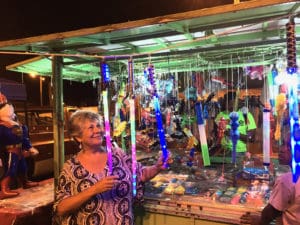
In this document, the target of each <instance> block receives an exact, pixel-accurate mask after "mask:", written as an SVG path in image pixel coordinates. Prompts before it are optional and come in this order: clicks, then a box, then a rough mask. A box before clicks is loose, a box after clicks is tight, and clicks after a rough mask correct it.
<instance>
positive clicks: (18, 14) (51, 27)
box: [0, 0, 233, 105]
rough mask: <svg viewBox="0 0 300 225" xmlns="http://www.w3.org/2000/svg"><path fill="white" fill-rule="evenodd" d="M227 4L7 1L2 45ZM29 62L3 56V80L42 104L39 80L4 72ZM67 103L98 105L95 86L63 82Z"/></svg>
mask: <svg viewBox="0 0 300 225" xmlns="http://www.w3.org/2000/svg"><path fill="white" fill-rule="evenodd" d="M224 4H233V0H213V1H212V0H210V1H209V0H206V1H204V0H152V1H150V0H129V1H125V0H109V1H104V0H98V1H93V0H86V1H80V0H75V1H74V0H73V1H64V0H60V1H58V0H50V1H43V0H41V1H21V0H19V1H17V0H7V1H2V2H1V10H0V12H1V13H0V29H1V32H0V41H4V40H13V39H18V38H26V37H33V36H37V35H42V34H51V33H58V32H65V31H71V30H77V29H81V28H89V27H96V26H101V25H107V24H114V23H120V22H126V21H133V20H139V19H145V18H150V17H156V16H162V15H167V14H172V13H178V12H185V11H189V10H196V9H200V8H209V7H214V6H218V5H224ZM28 58H29V57H28V56H20V55H7V54H5V55H3V54H0V78H5V79H10V80H14V81H18V82H23V83H25V85H26V87H27V94H28V102H29V103H31V104H39V103H40V94H39V93H40V92H39V90H40V88H39V79H33V78H31V77H29V75H27V74H23V75H22V74H21V73H14V72H10V71H6V69H5V66H6V65H10V64H13V63H15V62H19V61H22V60H24V59H28ZM48 83H49V78H47V79H46V81H45V82H43V90H44V94H43V95H44V96H43V102H44V104H47V103H48V95H47V89H48ZM79 90H80V91H79ZM83 93H84V94H83ZM64 102H65V104H66V105H80V104H81V103H83V104H85V105H93V104H97V89H96V88H95V85H93V83H92V82H87V83H84V84H81V83H76V82H69V81H64Z"/></svg>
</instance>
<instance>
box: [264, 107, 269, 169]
mask: <svg viewBox="0 0 300 225" xmlns="http://www.w3.org/2000/svg"><path fill="white" fill-rule="evenodd" d="M263 163H264V165H265V166H269V165H270V109H268V108H267V107H266V108H264V111H263Z"/></svg>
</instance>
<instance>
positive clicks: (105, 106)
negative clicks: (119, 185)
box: [102, 90, 112, 174]
mask: <svg viewBox="0 0 300 225" xmlns="http://www.w3.org/2000/svg"><path fill="white" fill-rule="evenodd" d="M102 97H103V109H104V128H105V139H106V150H107V160H108V166H109V168H108V169H109V170H108V172H109V174H112V153H111V146H112V144H111V137H110V124H109V113H108V101H107V91H106V90H105V91H103V92H102Z"/></svg>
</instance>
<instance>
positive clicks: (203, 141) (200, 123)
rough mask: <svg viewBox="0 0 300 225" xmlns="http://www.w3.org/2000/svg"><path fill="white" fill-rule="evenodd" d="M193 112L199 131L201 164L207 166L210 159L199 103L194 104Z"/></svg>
mask: <svg viewBox="0 0 300 225" xmlns="http://www.w3.org/2000/svg"><path fill="white" fill-rule="evenodd" d="M195 111H196V117H197V124H198V129H199V136H200V144H201V151H202V158H203V164H204V166H209V165H210V158H209V152H208V145H207V139H206V133H205V124H204V120H203V115H202V105H201V103H200V102H197V103H196V104H195Z"/></svg>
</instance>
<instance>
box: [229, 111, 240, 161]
mask: <svg viewBox="0 0 300 225" xmlns="http://www.w3.org/2000/svg"><path fill="white" fill-rule="evenodd" d="M229 118H230V126H231V130H230V138H231V141H232V155H231V158H232V163H233V164H236V145H237V142H238V140H239V138H240V132H239V130H238V127H239V121H238V120H239V114H238V112H231V113H230V114H229Z"/></svg>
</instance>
